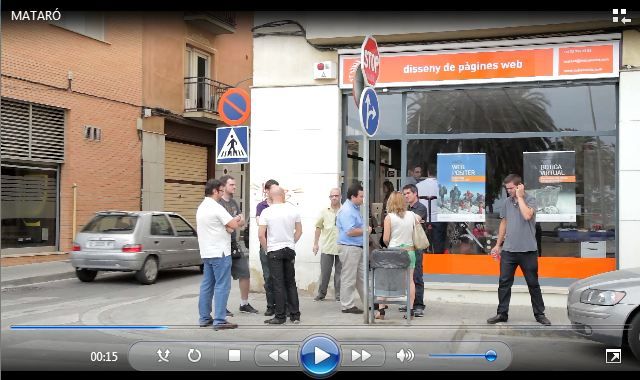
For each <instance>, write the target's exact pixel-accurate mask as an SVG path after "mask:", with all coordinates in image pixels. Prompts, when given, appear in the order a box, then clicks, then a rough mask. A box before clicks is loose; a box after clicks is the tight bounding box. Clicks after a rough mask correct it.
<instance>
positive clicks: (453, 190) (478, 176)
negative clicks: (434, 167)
mask: <svg viewBox="0 0 640 380" xmlns="http://www.w3.org/2000/svg"><path fill="white" fill-rule="evenodd" d="M485 181H486V155H485V154H484V153H438V206H439V213H438V221H439V222H484V221H485V213H484V210H485V192H486V190H485Z"/></svg>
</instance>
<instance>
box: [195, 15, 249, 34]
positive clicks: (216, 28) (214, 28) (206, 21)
mask: <svg viewBox="0 0 640 380" xmlns="http://www.w3.org/2000/svg"><path fill="white" fill-rule="evenodd" d="M184 20H185V21H186V22H188V23H190V24H192V25H194V26H196V27H198V28H202V29H204V30H208V31H209V32H211V33H213V34H229V33H235V31H236V24H237V22H236V12H185V13H184Z"/></svg>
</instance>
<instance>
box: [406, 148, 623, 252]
mask: <svg viewBox="0 0 640 380" xmlns="http://www.w3.org/2000/svg"><path fill="white" fill-rule="evenodd" d="M543 151H575V159H576V222H575V223H566V222H565V223H559V222H558V223H550V222H543V223H538V236H537V237H538V239H539V240H538V244H539V249H540V251H541V254H542V256H551V257H585V256H586V254H587V253H588V252H585V249H587V248H589V247H588V246H586V244H592V245H596V246H601V247H602V248H604V249H605V250H606V257H610V258H611V257H615V233H616V230H615V229H616V227H615V226H616V187H615V181H616V179H615V173H616V171H615V158H616V138H615V136H600V137H541V138H525V139H495V138H478V139H450V140H409V141H408V144H407V162H408V163H410V165H409V167H412V165H413V166H415V165H421V166H422V167H423V168H424V167H427V166H428V164H430V163H433V164H435V163H436V160H437V154H438V153H486V160H487V163H486V167H487V177H486V181H487V182H486V192H487V193H486V206H485V212H486V222H485V223H482V224H481V223H477V224H476V223H448V226H447V230H448V233H447V241H446V243H445V246H446V249H448V251H449V252H450V253H465V254H484V253H486V247H487V245H488V244H490V245H492V244H494V243H495V239H496V237H497V233H498V225H499V223H500V220H499V206H500V204H501V202H503V200H504V199H505V193H504V190H503V188H502V180H503V179H504V177H506V176H507V175H508V174H509V173H517V174H520V175H522V171H523V152H543ZM525 187H526V183H525ZM593 242H604V243H593ZM583 243H584V244H583Z"/></svg>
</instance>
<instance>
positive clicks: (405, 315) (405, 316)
mask: <svg viewBox="0 0 640 380" xmlns="http://www.w3.org/2000/svg"><path fill="white" fill-rule="evenodd" d="M414 317H415V315H414V314H413V309H411V319H413V318H414ZM402 319H407V313H406V312H405V313H404V315H403V316H402Z"/></svg>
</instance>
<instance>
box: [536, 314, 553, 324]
mask: <svg viewBox="0 0 640 380" xmlns="http://www.w3.org/2000/svg"><path fill="white" fill-rule="evenodd" d="M536 321H537V322H538V323H540V324H543V325H545V326H551V321H550V320H549V318H547V317H546V316H545V315H544V314H542V315H536Z"/></svg>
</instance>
